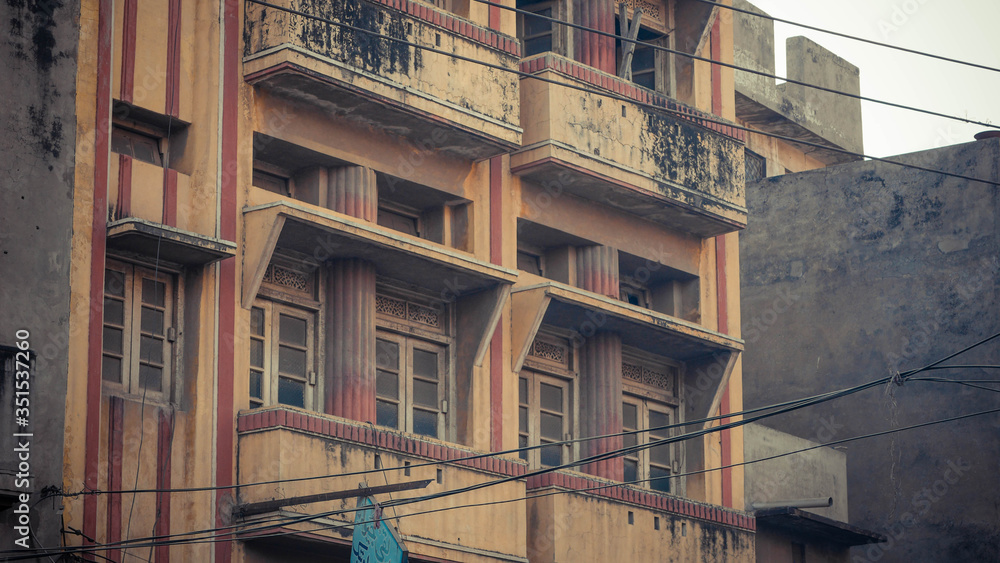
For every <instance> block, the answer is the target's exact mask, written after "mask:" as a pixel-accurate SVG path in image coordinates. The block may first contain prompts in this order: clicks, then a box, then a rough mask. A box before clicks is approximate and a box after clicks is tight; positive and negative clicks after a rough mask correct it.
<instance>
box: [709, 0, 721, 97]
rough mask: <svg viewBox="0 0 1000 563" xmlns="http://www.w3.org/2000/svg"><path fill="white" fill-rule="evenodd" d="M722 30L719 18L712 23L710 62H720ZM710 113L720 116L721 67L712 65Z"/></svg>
mask: <svg viewBox="0 0 1000 563" xmlns="http://www.w3.org/2000/svg"><path fill="white" fill-rule="evenodd" d="M721 36H722V29H721V23H720V21H719V16H718V15H716V17H715V22H714V23H712V36H711V44H712V46H711V49H712V60H713V61H721V60H722V40H721ZM712 113H714V114H715V115H719V116H721V115H722V66H720V65H717V64H715V63H712Z"/></svg>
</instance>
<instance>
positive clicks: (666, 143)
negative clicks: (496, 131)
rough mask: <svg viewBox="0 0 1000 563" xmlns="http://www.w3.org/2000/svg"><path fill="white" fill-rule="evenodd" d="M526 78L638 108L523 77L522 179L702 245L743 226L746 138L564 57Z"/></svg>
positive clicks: (515, 164)
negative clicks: (681, 233)
mask: <svg viewBox="0 0 1000 563" xmlns="http://www.w3.org/2000/svg"><path fill="white" fill-rule="evenodd" d="M521 70H522V71H524V72H530V73H532V74H534V75H536V76H539V77H540V78H544V79H546V80H554V81H557V82H560V83H564V84H568V85H572V86H578V87H584V88H587V89H590V90H594V89H598V90H604V91H608V92H611V93H614V94H616V95H618V96H623V97H625V98H628V99H629V100H634V102H633V101H619V100H616V99H612V98H608V97H606V96H601V95H597V94H590V93H587V92H581V91H579V90H575V89H573V88H571V87H568V86H563V85H560V84H553V83H551V82H542V81H539V80H533V79H531V78H523V79H522V80H521V112H522V113H521V123H522V127H523V128H524V137H523V146H524V148H522V149H521V150H519V151H517V152H515V153H514V154H513V155H511V168H512V169H513V171H514V172H515V173H516V174H518V175H519V176H521V177H522V178H524V179H526V180H529V181H532V182H534V183H537V184H539V185H543V186H546V187H550V189H554V190H557V191H559V192H561V191H563V190H565V191H566V192H567V193H572V194H575V195H578V196H580V197H583V198H585V199H590V200H594V201H599V202H602V203H604V204H607V205H612V206H614V207H617V208H620V209H622V210H625V211H627V212H629V213H632V214H635V215H639V216H641V217H645V218H647V219H649V220H652V221H656V222H659V223H661V224H664V225H668V226H670V227H672V228H677V229H680V230H683V231H686V232H690V233H693V234H695V235H698V236H715V235H719V234H724V233H727V232H731V231H735V230H739V229H742V228H744V227H745V226H746V214H747V211H746V196H745V190H744V173H743V137H744V134H743V132H742V131H739V130H737V129H735V128H733V127H732V126H729V125H725V124H719V123H714V122H713V121H719V119H718V118H715V117H714V116H708V115H705V114H703V113H701V112H699V111H697V110H695V109H693V108H689V107H687V106H684V105H683V104H681V103H679V102H676V101H674V100H671V99H668V98H665V97H663V96H660V95H658V94H656V93H654V92H652V91H649V90H645V89H642V88H639V87H637V86H635V85H634V84H632V83H630V82H625V81H623V80H621V79H619V78H617V77H614V76H611V75H609V74H605V73H602V72H599V71H597V70H594V69H592V68H590V67H586V66H582V65H580V64H579V63H576V62H574V61H572V60H569V59H566V58H564V57H561V56H559V55H554V54H551V53H545V54H542V55H539V56H537V57H535V58H532V59H528V60H526V61H524V62H522V63H521ZM639 103H641V104H652V105H655V106H659V107H663V108H664V109H667V110H672V111H674V112H679V113H680V114H681V115H678V114H677V113H667V112H666V111H656V110H651V109H649V108H648V107H645V106H640V105H639ZM710 120H711V121H710Z"/></svg>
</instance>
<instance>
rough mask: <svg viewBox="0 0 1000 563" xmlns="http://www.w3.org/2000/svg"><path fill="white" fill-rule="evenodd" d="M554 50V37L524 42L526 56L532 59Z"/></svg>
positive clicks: (544, 36) (547, 36)
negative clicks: (532, 56)
mask: <svg viewBox="0 0 1000 563" xmlns="http://www.w3.org/2000/svg"><path fill="white" fill-rule="evenodd" d="M551 50H552V36H551V35H542V36H540V37H536V38H534V39H528V40H527V41H525V42H524V56H525V57H530V56H531V55H537V54H538V53H545V52H547V51H551Z"/></svg>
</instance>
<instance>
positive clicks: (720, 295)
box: [715, 235, 733, 507]
mask: <svg viewBox="0 0 1000 563" xmlns="http://www.w3.org/2000/svg"><path fill="white" fill-rule="evenodd" d="M715 277H716V285H717V294H716V295H717V298H716V302H717V307H718V323H719V332H721V333H723V334H727V333H728V332H729V299H728V296H727V280H726V237H725V235H720V236H717V237H715ZM719 414H723V415H724V414H729V388H728V387H727V388H726V390H725V391H724V392H723V395H722V401H721V402H720V403H719ZM728 422H729V419H728V418H726V419H723V420H722V422H721V423H722V424H726V423H728ZM720 441H721V442H722V444H721V446H720V447H721V450H722V466H723V469H722V504H723V505H724V506H728V507H732V506H733V470H732V468H728V467H726V466H727V465H730V464H732V462H733V452H732V435H731V432H730V431H729V430H723V431H722V433H721V436H720Z"/></svg>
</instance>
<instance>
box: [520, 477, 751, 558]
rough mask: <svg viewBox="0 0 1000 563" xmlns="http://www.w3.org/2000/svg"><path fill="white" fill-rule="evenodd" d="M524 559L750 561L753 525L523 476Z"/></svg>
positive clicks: (620, 489) (644, 494) (705, 509)
mask: <svg viewBox="0 0 1000 563" xmlns="http://www.w3.org/2000/svg"><path fill="white" fill-rule="evenodd" d="M527 487H528V498H529V500H528V503H527V504H528V522H529V524H530V530H531V531H530V535H529V537H528V545H527V551H528V558H529V559H530V560H531V561H532V563H535V562H538V563H549V562H556V561H661V560H663V559H664V554H668V553H669V554H670V560H671V561H731V562H746V563H751V562H753V561H754V560H755V559H754V557H755V556H754V544H755V542H754V529H755V520H754V518H753V517H752V516H750V515H748V514H746V513H743V512H739V511H735V510H731V509H727V508H722V507H719V506H711V505H706V504H701V503H695V502H691V501H688V500H684V499H680V498H677V497H674V496H671V495H666V494H659V493H653V492H650V491H643V490H640V489H636V488H634V487H627V486H622V485H615V484H613V483H610V482H607V481H603V480H599V479H595V478H593V477H589V476H583V475H580V474H575V473H572V472H566V471H557V472H553V473H547V474H544V475H538V476H534V477H530V478H529V479H528V484H527Z"/></svg>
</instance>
